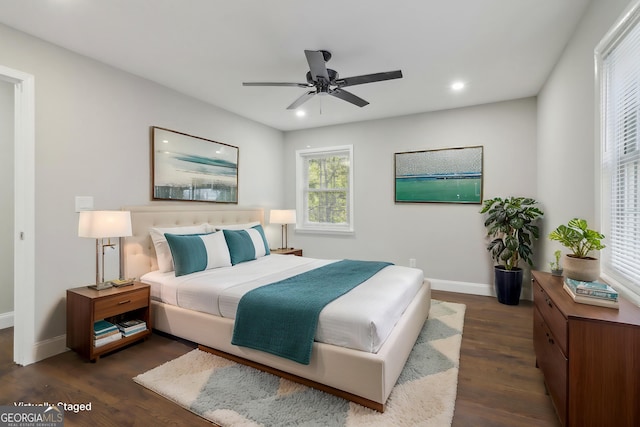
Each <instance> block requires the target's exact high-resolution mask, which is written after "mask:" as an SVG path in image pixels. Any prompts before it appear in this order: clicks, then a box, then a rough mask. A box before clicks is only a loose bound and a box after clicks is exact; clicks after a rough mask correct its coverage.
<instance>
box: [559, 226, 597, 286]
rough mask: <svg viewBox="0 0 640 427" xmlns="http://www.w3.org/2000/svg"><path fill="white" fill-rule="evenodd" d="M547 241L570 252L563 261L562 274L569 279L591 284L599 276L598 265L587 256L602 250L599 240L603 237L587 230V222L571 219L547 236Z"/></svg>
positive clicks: (594, 259) (592, 258)
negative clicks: (554, 241)
mask: <svg viewBox="0 0 640 427" xmlns="http://www.w3.org/2000/svg"><path fill="white" fill-rule="evenodd" d="M549 239H551V240H556V241H558V242H560V244H562V245H563V246H564V247H566V248H568V249H569V250H571V253H570V254H566V255H565V257H564V260H563V264H564V274H565V276H567V277H568V278H570V279H575V280H582V281H585V282H592V281H594V280H597V279H598V277H599V276H600V263H599V261H598V259H597V258H595V257H592V256H590V255H589V253H590V252H592V251H599V250H600V249H604V247H605V246H604V245H603V244H602V243H601V240H602V239H604V235H603V234H601V233H600V232H598V231H595V230H591V229H589V226H588V224H587V221H586V220H584V219H580V218H573V219H572V220H571V221H569V222H568V223H567V225H564V224H563V225H560V226H558V228H556V229H555V230H553V231H552V232H551V233H550V234H549Z"/></svg>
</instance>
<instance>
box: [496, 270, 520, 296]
mask: <svg viewBox="0 0 640 427" xmlns="http://www.w3.org/2000/svg"><path fill="white" fill-rule="evenodd" d="M494 272H495V286H496V294H497V296H498V302H500V303H502V304H507V305H518V304H519V303H520V292H521V291H522V269H521V268H514V269H513V270H507V269H506V268H505V267H503V266H501V265H496V266H495V267H494Z"/></svg>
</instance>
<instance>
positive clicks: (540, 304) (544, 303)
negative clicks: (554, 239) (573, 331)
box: [533, 280, 568, 356]
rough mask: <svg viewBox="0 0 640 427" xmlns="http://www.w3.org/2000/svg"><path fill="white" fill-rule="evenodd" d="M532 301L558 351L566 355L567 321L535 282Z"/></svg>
mask: <svg viewBox="0 0 640 427" xmlns="http://www.w3.org/2000/svg"><path fill="white" fill-rule="evenodd" d="M533 293H534V294H533V300H534V303H535V306H536V308H537V309H538V310H540V314H541V315H542V317H543V318H544V321H545V323H546V324H547V327H548V328H549V330H550V331H551V333H552V334H553V336H554V338H555V340H556V342H557V343H558V345H559V346H560V349H561V350H562V352H563V353H564V355H565V356H566V355H567V350H568V345H567V319H566V318H565V317H564V315H563V314H562V313H561V312H560V310H559V309H558V307H557V306H556V304H555V303H554V302H553V300H552V299H551V298H550V297H549V295H547V293H546V292H545V290H544V289H542V287H541V286H540V284H539V283H538V282H537V281H535V280H534V281H533Z"/></svg>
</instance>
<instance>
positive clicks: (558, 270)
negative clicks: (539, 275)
mask: <svg viewBox="0 0 640 427" xmlns="http://www.w3.org/2000/svg"><path fill="white" fill-rule="evenodd" d="M553 256H554V257H555V258H556V260H555V261H551V262H550V263H549V266H550V267H551V274H553V275H554V276H562V271H563V270H562V266H561V265H560V257H561V256H562V251H561V250H560V249H558V250H557V251H555V252H554V253H553Z"/></svg>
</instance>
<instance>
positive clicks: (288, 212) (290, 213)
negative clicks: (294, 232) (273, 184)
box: [269, 209, 296, 224]
mask: <svg viewBox="0 0 640 427" xmlns="http://www.w3.org/2000/svg"><path fill="white" fill-rule="evenodd" d="M269 220H270V222H271V224H295V223H296V210H295V209H272V210H271V214H270V217H269Z"/></svg>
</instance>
